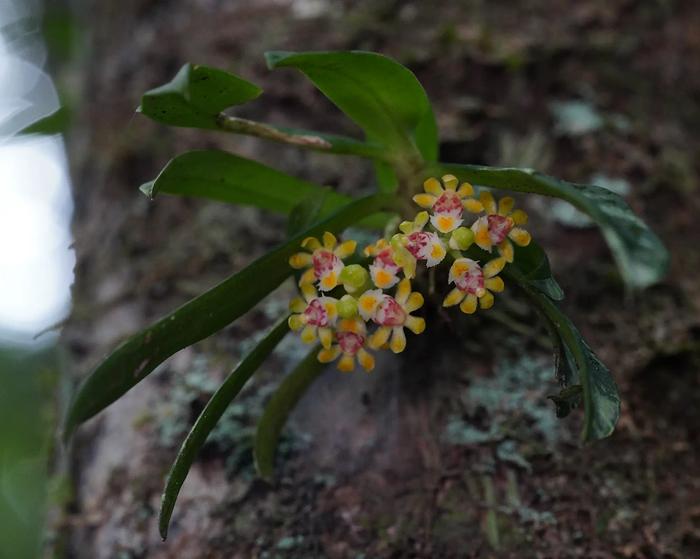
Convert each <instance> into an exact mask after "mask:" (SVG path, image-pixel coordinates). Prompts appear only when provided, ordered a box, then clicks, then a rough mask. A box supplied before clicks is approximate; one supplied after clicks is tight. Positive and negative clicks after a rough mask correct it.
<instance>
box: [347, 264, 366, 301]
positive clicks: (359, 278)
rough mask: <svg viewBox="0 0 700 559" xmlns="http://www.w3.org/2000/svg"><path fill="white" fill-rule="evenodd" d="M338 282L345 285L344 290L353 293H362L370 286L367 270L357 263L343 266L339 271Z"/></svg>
mask: <svg viewBox="0 0 700 559" xmlns="http://www.w3.org/2000/svg"><path fill="white" fill-rule="evenodd" d="M339 279H340V283H342V284H343V287H345V291H347V292H348V293H351V294H353V295H359V294H360V293H364V292H365V291H367V290H368V289H369V288H371V287H372V280H371V278H370V277H369V272H368V271H367V270H366V269H365V268H363V267H362V266H360V265H359V264H350V265H349V266H345V268H343V271H342V272H340V277H339Z"/></svg>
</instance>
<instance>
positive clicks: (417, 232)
mask: <svg viewBox="0 0 700 559" xmlns="http://www.w3.org/2000/svg"><path fill="white" fill-rule="evenodd" d="M428 219H429V216H428V212H419V213H418V214H417V215H416V218H415V220H413V221H404V222H403V223H401V225H399V229H400V230H401V233H400V234H397V235H394V237H393V238H392V243H391V246H392V248H393V250H394V252H393V258H394V261H395V262H396V263H397V264H398V265H399V266H401V267H402V268H403V272H404V275H405V276H406V277H407V278H409V279H410V278H413V277H415V275H416V262H417V261H418V260H425V265H426V266H427V267H428V268H432V267H433V266H436V265H438V264H439V263H440V262H442V261H443V260H444V258H445V256H446V254H447V249H446V248H445V245H444V243H443V242H442V240H440V237H438V236H437V234H436V233H431V232H428V231H423V228H424V227H425V226H426V224H427V223H428Z"/></svg>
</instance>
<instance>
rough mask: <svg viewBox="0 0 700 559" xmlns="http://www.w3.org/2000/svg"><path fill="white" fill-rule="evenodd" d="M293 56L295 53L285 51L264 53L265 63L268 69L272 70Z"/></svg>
mask: <svg viewBox="0 0 700 559" xmlns="http://www.w3.org/2000/svg"><path fill="white" fill-rule="evenodd" d="M293 54H295V53H293V52H290V51H286V50H271V51H267V52H266V53H265V62H266V63H267V67H268V69H270V70H274V69H275V68H278V67H279V66H281V62H282V61H284V59H285V58H289V57H290V56H292V55H293Z"/></svg>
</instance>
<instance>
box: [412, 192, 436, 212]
mask: <svg viewBox="0 0 700 559" xmlns="http://www.w3.org/2000/svg"><path fill="white" fill-rule="evenodd" d="M436 200H437V198H436V197H435V196H433V195H432V194H416V195H415V196H414V197H413V201H414V202H415V203H416V204H418V205H419V206H420V207H421V208H426V209H428V208H432V207H433V204H435V201H436Z"/></svg>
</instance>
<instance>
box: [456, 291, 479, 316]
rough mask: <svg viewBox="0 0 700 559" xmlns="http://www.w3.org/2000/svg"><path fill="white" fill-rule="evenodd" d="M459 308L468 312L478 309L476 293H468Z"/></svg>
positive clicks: (472, 312)
mask: <svg viewBox="0 0 700 559" xmlns="http://www.w3.org/2000/svg"><path fill="white" fill-rule="evenodd" d="M459 310H461V311H462V312H463V313H466V314H474V312H475V311H476V295H472V294H471V293H470V294H469V295H467V296H466V297H465V298H464V301H462V304H461V305H460V306H459Z"/></svg>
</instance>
